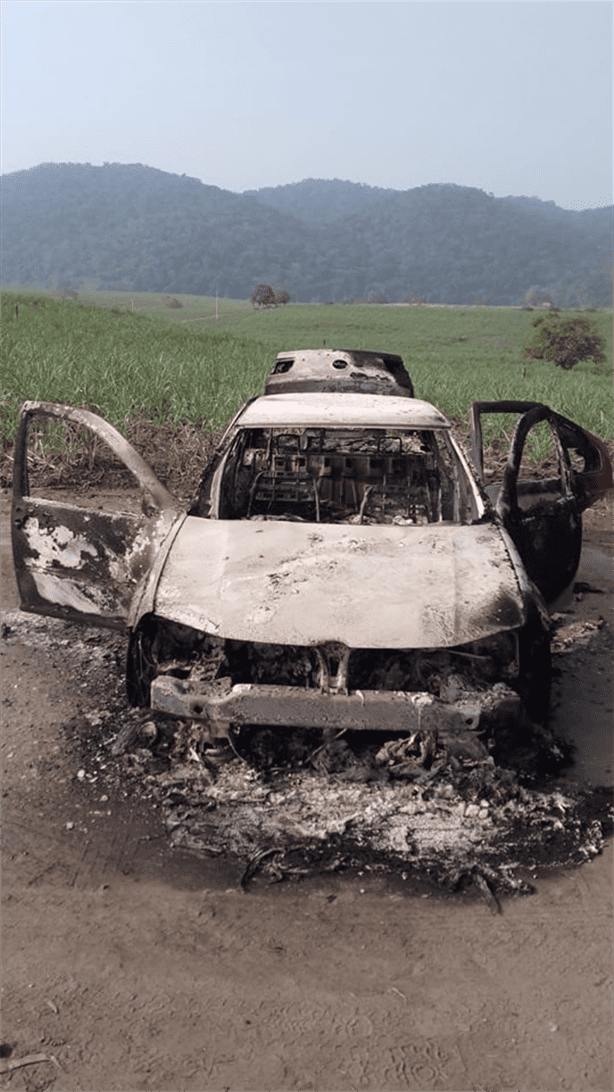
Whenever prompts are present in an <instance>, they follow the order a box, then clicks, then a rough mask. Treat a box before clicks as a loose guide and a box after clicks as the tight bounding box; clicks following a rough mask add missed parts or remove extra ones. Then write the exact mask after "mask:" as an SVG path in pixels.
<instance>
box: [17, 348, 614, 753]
mask: <svg viewBox="0 0 614 1092" xmlns="http://www.w3.org/2000/svg"><path fill="white" fill-rule="evenodd" d="M502 412H503V413H515V414H518V415H519V417H518V422H517V425H516V428H515V431H514V435H513V439H512V442H511V447H510V453H509V458H508V462H507V465H506V468H505V472H504V474H503V476H502V480H501V481H499V482H493V483H491V484H489V485H486V484H485V480H484V471H483V455H482V426H481V421H482V417H483V415H484V414H485V413H502ZM42 418H45V419H51V420H53V421H54V422H65V423H68V424H70V425H73V426H79V427H81V428H85V429H87V430H88V432H89V433H91V434H92V435H93V436H94V437H95V439H96V443H99V442H103V443H104V444H106V445H108V446H109V447H110V448H111V449H112V450H113V451H114V452H115V454H116V455H117V456H119V458H120V459H121V460H122V461H123V463H124V464H125V465H126V466H127V467H128V468H129V469H130V470H131V472H132V473H133V475H134V476H135V477H136V479H137V480H138V483H139V486H140V488H141V490H142V492H143V494H144V497H145V502H144V504H143V507H142V511H141V512H139V513H130V512H127V511H125V512H108V511H105V510H102V511H98V510H90V509H87V508H83V507H76V506H75V505H73V504H67V503H64V502H63V501H59V500H48V499H46V498H40V497H36V496H34V495H32V494H31V492H30V489H29V483H28V435H29V433H30V430H31V428H32V423H33V422H35V421H37V420H40V419H42ZM543 423H546V426H547V427H549V429H550V431H551V435H552V439H553V444H554V451H555V453H556V465H555V466H554V467H553V470H552V475H551V477H547V478H544V477H540V478H535V477H534V478H531V477H529V478H527V477H524V478H521V477H520V476H519V469H520V465H521V461H522V455H523V451H524V449H525V444H526V441H527V437H528V436H529V435H530V433H531V431H532V429H533V428H534V427H536V426H537V425H540V424H543ZM470 427H471V438H472V446H473V462H474V464H475V465H474V467H472V466H471V464H470V462H469V461H468V459H467V457H466V456H465V454H464V452H463V449H462V447H461V445H460V444H459V442H458V440H457V439H456V438H455V436H454V434H453V430H452V428H451V425H450V422H449V421H448V420H447V419H446V418H445V417H444V415H443V414H441V413H440V412H439V411H438V410H437V409H436V408H435V407H433V406H432V405H430V404H428V403H426V402H423V401H421V400H419V399H416V398H415V397H414V392H413V387H412V384H411V380H410V378H409V376H408V374H407V372H406V371H405V369H404V367H403V363H402V360H401V358H400V357H396V356H392V355H391V354H384V353H382V354H377V353H367V352H356V351H344V350H335V351H333V350H318V351H316V350H301V351H296V352H287V353H280V354H279V356H278V358H277V363H276V365H275V367H274V369H273V372H272V373H271V375H270V376H269V379H268V380H267V384H266V387H265V393H264V395H263V396H260V397H255V398H253V399H251V400H250V401H249V402H247V403H246V404H245V405H244V406H243V407H242V408H241V410H240V411H239V413H238V414H237V415H236V417H235V418H234V420H233V421H232V422H231V424H230V425H229V426H228V428H227V430H226V432H225V434H224V437H223V439H222V441H221V444H220V446H219V448H218V452H217V455H216V456H215V458H214V459H213V461H212V463H211V464H210V466H209V467H208V468H207V469H206V471H205V473H204V476H203V479H202V481H201V483H200V486H199V489H198V491H197V494H196V497H195V499H194V501H193V503H192V505H191V507H190V508H189V510H188V511H187V512H186V511H185V508H182V506H181V505H180V504H179V503H178V502H177V501H176V500H175V499H174V498H173V497H172V495H171V494H170V493H169V492H168V491H167V490H166V489H165V487H164V486H163V485H161V483H160V482H159V481H158V480H157V478H156V477H155V475H154V474H153V472H152V471H151V469H150V468H149V467H148V465H147V464H146V463H145V462H144V461H143V460H142V459H141V457H140V456H139V455H138V454H137V453H136V452H135V451H134V449H133V448H131V446H130V445H129V444H128V443H127V441H126V440H124V438H123V437H122V436H121V435H120V434H119V433H118V432H117V431H116V430H115V429H114V428H112V427H111V426H110V425H108V424H107V423H106V422H105V421H103V420H102V419H101V418H100V417H98V416H96V415H94V414H92V413H89V412H88V411H86V410H80V409H71V408H70V407H67V406H62V405H57V404H51V403H26V404H25V405H24V407H23V408H22V415H21V422H20V428H19V433H18V437H17V442H16V448H15V482H14V499H13V517H12V533H13V550H14V559H15V569H16V575H17V582H18V586H19V590H20V595H21V602H22V607H23V608H24V609H26V610H30V611H35V612H38V613H42V614H48V615H54V616H58V617H61V618H65V619H72V620H80V621H83V622H86V623H88V624H99V625H105V626H111V627H116V628H117V627H119V628H123V627H126V626H127V627H128V628H129V630H130V644H129V652H128V665H127V685H128V694H129V697H130V700H131V701H132V703H133V704H135V705H144V706H151V707H152V708H153V709H156V710H159V711H162V712H165V713H168V714H173V715H176V716H179V717H183V718H189V719H190V720H196V721H199V722H201V724H202V731H203V735H204V736H205V737H207V736H208V737H209V738H211V739H213V738H217V737H224V736H225V737H228V738H229V739H230V740H231V741H232V742H233V743H234V744H235V746H236V747H237V749H238V750H239V751H240V752H241V751H243V752H246V751H247V750H248V749H249V748H248V746H247V741H248V740H249V739H251V738H252V737H253V735H254V733H258V732H263V731H266V732H268V733H274V734H275V735H276V736H277V737H279V738H281V737H283V736H284V735H287V734H289V733H291V732H292V730H301V729H305V730H319V731H321V732H323V733H324V734H325V735H326V734H328V735H330V734H331V733H338V732H340V731H343V730H348V731H352V732H353V731H369V732H373V731H377V732H384V733H386V734H388V735H393V734H396V733H401V734H405V735H407V734H409V733H412V732H416V731H419V732H421V733H424V732H431V733H436V734H437V735H438V737H439V738H442V739H443V740H445V741H448V742H449V743H450V744H451V745H453V744H454V743H456V744H458V745H460V746H461V747H462V746H463V744H464V743H465V744H466V743H467V741H468V740H472V741H476V740H477V741H479V743H478V746H481V747H482V748H486V747H489V746H490V747H492V746H493V742H494V741H496V738H497V734H498V732H500V731H506V730H509V726H510V725H512V726H513V725H519V724H521V723H522V721H523V718H524V719H525V720H526V718H529V719H530V721H533V722H541V721H543V720H544V719H545V717H546V715H547V708H548V696H549V673H550V652H549V622H548V612H547V605H548V604H549V603H552V602H553V601H554V600H555V599H556V597H557V596H558V595H559V594H560V593H561V592H562V591H563V590H564V589H565V588H566V587H567V586H568V585H569V584H570V582H571V581H572V580H573V577H574V575H575V572H576V569H577V566H578V563H579V558H580V549H581V536H582V526H581V512H582V510H583V509H584V508H585V507H587V505H589V504H590V503H592V502H593V501H594V500H595V499H596V498H597V497H598V496H600V495H601V494H603V493H604V492H605V491H606V490H607V489H608V488H609V487H610V486H611V483H612V471H611V466H610V463H609V460H608V457H607V453H606V450H605V447H604V445H603V444H602V442H601V441H600V440H599V439H598V438H597V437H595V436H593V435H592V434H591V433H588V432H587V431H586V430H584V429H582V428H580V427H579V426H578V425H575V424H574V423H573V422H571V421H569V420H567V419H566V418H564V417H561V416H560V415H559V414H557V413H555V412H554V411H553V410H551V409H549V408H548V407H547V406H544V405H542V404H541V403H532V402H496V403H491V402H489V403H486V402H482V403H480V402H477V403H474V404H473V405H472V408H471V417H470Z"/></svg>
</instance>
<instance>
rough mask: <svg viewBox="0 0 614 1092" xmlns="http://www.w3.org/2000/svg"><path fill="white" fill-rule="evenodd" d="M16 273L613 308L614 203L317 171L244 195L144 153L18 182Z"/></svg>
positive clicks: (20, 280) (305, 297)
mask: <svg viewBox="0 0 614 1092" xmlns="http://www.w3.org/2000/svg"><path fill="white" fill-rule="evenodd" d="M2 217H3V229H2V230H3V238H2V283H4V284H9V283H10V284H16V285H22V286H27V285H39V286H41V287H43V286H56V285H59V284H61V285H63V286H65V287H78V286H79V284H83V283H85V282H87V283H96V284H97V285H98V286H99V287H101V288H123V289H127V290H134V291H151V292H175V293H179V292H185V293H191V294H194V295H215V294H219V295H225V296H230V297H234V298H243V299H245V298H248V297H249V296H250V295H251V292H252V290H253V288H254V285H255V284H256V283H260V282H264V283H269V284H273V285H283V286H284V287H285V288H286V289H287V291H288V292H289V293H290V295H291V296H292V297H293V298H294V299H295V300H299V301H306V302H310V301H317V300H344V299H347V300H349V299H364V298H369V297H371V298H381V299H389V300H391V301H397V300H403V299H408V298H420V299H424V300H426V301H427V302H433V303H465V304H469V303H474V302H479V301H485V300H487V301H488V302H490V303H492V304H515V303H519V302H521V300H522V297H523V295H524V293H525V292H526V291H527V290H528V289H529V288H530V287H532V286H539V287H541V288H543V289H550V290H551V291H552V292H553V294H555V295H556V297H557V299H558V301H559V302H560V303H561V304H563V305H572V306H573V305H584V306H586V305H589V304H590V305H597V306H608V305H609V302H610V301H611V288H610V278H609V263H610V255H611V249H612V247H611V240H612V210H611V208H610V207H609V206H604V207H603V208H601V209H585V210H569V209H562V208H560V207H559V206H557V205H556V204H555V203H554V202H544V201H541V200H540V199H539V198H534V197H512V196H510V197H503V198H496V197H494V196H493V195H492V194H487V193H485V192H484V191H483V190H480V189H477V188H475V187H466V186H458V185H455V184H451V183H431V184H428V185H425V186H420V187H415V188H414V189H410V190H394V189H383V188H381V187H374V186H368V185H366V184H363V183H354V182H346V181H343V180H341V179H328V180H327V179H304V180H303V181H302V182H298V183H290V184H288V185H283V186H278V187H264V188H263V189H262V190H248V191H245V192H244V193H234V192H233V191H230V190H224V189H221V188H220V187H217V186H212V185H208V184H206V183H203V182H201V181H200V180H199V179H196V178H191V177H189V176H187V175H177V174H171V173H169V172H166V171H161V170H159V169H157V168H153V167H147V166H145V165H143V164H140V163H135V164H113V163H107V164H104V165H103V166H101V167H97V166H92V165H91V164H74V163H73V164H71V163H64V164H40V165H39V166H38V167H33V168H30V169H29V170H25V171H16V172H13V173H12V174H8V175H4V177H3V180H2Z"/></svg>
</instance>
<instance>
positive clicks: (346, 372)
mask: <svg viewBox="0 0 614 1092" xmlns="http://www.w3.org/2000/svg"><path fill="white" fill-rule="evenodd" d="M264 390H265V394H282V393H284V394H285V393H295V394H298V393H299V392H301V393H303V392H309V391H321V392H329V393H331V394H332V393H336V392H353V393H355V394H386V395H393V396H396V397H397V398H413V396H414V388H413V384H412V381H411V379H410V377H409V374H408V372H407V369H406V368H405V365H404V364H403V360H402V358H401V357H400V356H396V355H395V354H394V353H375V352H368V351H366V350H363V349H291V350H288V351H286V352H283V353H278V356H277V361H276V364H275V367H274V368H273V371H272V372H271V374H270V375H269V377H268V378H267V381H266V384H265V388H264Z"/></svg>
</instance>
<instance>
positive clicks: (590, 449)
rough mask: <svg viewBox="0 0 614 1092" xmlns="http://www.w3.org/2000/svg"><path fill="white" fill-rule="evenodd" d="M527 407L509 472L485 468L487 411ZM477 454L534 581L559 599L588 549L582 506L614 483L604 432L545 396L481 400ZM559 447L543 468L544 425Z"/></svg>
mask: <svg viewBox="0 0 614 1092" xmlns="http://www.w3.org/2000/svg"><path fill="white" fill-rule="evenodd" d="M491 413H497V414H520V416H519V417H518V420H517V421H516V425H515V428H514V431H513V435H512V438H511V442H510V447H509V453H508V456H507V461H506V463H505V467H504V468H503V472H502V473H501V474H500V475H496V474H495V475H494V477H492V478H491V480H490V481H489V480H488V475H487V474H486V473H485V470H484V450H483V448H484V444H483V436H482V417H483V415H484V414H491ZM469 425H470V431H471V445H472V454H473V460H474V463H475V466H476V470H477V472H478V476H479V477H480V479H481V482H482V485H483V486H484V488H485V491H486V493H487V494H488V495H489V497H490V499H491V501H492V502H493V504H494V506H495V509H496V511H497V513H498V514H499V516H500V517H501V519H502V521H503V524H504V526H505V528H506V529H507V531H508V532H509V534H510V536H511V538H512V539H513V541H514V543H515V545H516V548H517V549H518V552H519V554H520V556H521V558H522V561H523V563H524V566H525V568H526V570H527V573H528V575H529V577H530V578H531V580H533V582H534V583H535V584H536V585H537V587H538V588H539V589H540V591H541V592H542V594H543V596H544V598H545V600H546V602H552V601H553V600H554V599H556V598H557V596H558V595H560V594H561V592H562V591H564V590H565V588H566V587H568V586H569V584H570V583H571V581H572V580H573V578H574V576H575V574H576V571H577V568H578V565H579V562H580V552H581V548H582V512H583V511H584V509H585V508H587V507H589V505H591V504H593V503H594V502H595V501H596V500H597V499H598V498H599V497H600V496H603V495H604V493H606V492H607V490H608V489H610V488H611V486H612V466H611V463H610V459H609V457H608V453H607V449H606V447H605V445H604V443H603V441H602V440H600V439H599V437H598V436H595V435H594V434H593V433H591V432H589V431H588V430H587V429H583V428H581V427H580V426H579V425H576V424H575V423H574V422H573V421H570V420H569V419H568V418H566V417H563V416H561V414H558V413H556V412H555V411H554V410H552V409H550V408H549V407H548V406H546V405H544V404H543V403H541V402H512V401H510V402H474V403H472V406H471V410H470V418H469ZM539 429H541V430H542V436H541V437H540V438H539V441H538V442H539V443H540V444H542V445H543V439H544V436H543V433H544V431H545V432H549V435H550V437H551V446H550V451H549V453H546V454H545V457H544V458H543V460H542V463H541V466H542V469H541V470H540V471H537V470H536V469H535V467H534V465H532V462H531V459H530V458H529V448H530V445H531V441H532V439H533V438H534V437H535V436H536V434H537V432H538V430H539Z"/></svg>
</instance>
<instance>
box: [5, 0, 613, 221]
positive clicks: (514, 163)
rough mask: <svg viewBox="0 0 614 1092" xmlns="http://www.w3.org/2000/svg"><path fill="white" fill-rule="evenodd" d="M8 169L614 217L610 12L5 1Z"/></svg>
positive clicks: (588, 3) (549, 3) (606, 7)
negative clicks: (367, 192) (165, 176)
mask: <svg viewBox="0 0 614 1092" xmlns="http://www.w3.org/2000/svg"><path fill="white" fill-rule="evenodd" d="M2 24H3V26H2V30H3V98H2V167H3V170H4V171H5V172H10V171H15V170H21V169H23V168H26V167H33V166H35V165H36V164H38V163H43V162H72V163H85V162H89V163H93V164H100V163H103V162H105V161H108V162H119V163H144V164H147V165H148V166H151V167H158V168H160V169H162V170H165V171H170V172H172V173H175V174H187V175H191V176H192V177H195V178H199V179H201V180H202V181H203V182H206V183H208V184H213V185H216V186H221V187H223V188H224V189H230V190H235V191H241V190H244V189H251V188H258V187H261V186H276V185H281V184H284V183H287V182H297V181H300V180H301V179H303V178H343V179H349V180H350V181H353V182H365V183H368V184H369V185H376V186H386V187H392V188H394V189H409V188H411V187H413V186H420V185H425V184H427V183H429V182H455V183H457V184H459V185H463V186H477V187H479V188H480V189H484V190H486V191H488V192H493V193H494V194H495V195H496V196H497V197H499V196H504V195H506V194H526V195H528V196H533V195H535V196H538V197H541V198H542V199H544V200H554V201H556V203H557V204H559V205H562V206H564V207H566V208H586V207H588V206H595V205H604V204H607V203H608V202H610V201H611V200H612V7H611V5H610V3H609V2H607V0H604V2H601V0H595V2H593V0H585V2H559V0H542V2H538V3H534V2H532V0H527V2H517V3H509V2H507V0H484V2H464V0H458V2H456V3H449V2H446V0H442V2H437V0H432V2H429V3H420V2H416V3H414V2H408V3H406V2H403V0H401V2H398V3H387V2H380V3H370V2H365V3H357V2H353V0H350V2H340V3H335V2H331V3H319V2H315V3H312V2H304V0H295V2H293V0H283V2H279V3H268V2H260V0H253V2H248V3H244V2H237V3H234V2H224V0H222V2H214V3H212V2H209V0H192V2H185V0H126V2H122V0H101V2H98V0H70V2H64V0H45V2H41V0H3V2H2Z"/></svg>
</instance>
